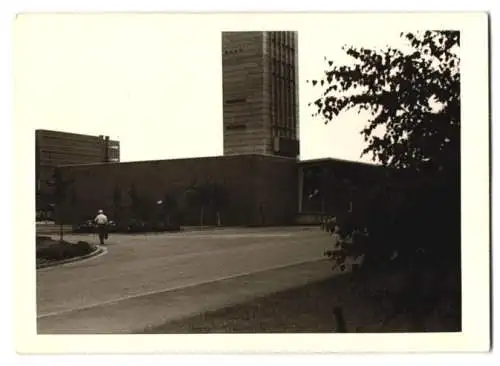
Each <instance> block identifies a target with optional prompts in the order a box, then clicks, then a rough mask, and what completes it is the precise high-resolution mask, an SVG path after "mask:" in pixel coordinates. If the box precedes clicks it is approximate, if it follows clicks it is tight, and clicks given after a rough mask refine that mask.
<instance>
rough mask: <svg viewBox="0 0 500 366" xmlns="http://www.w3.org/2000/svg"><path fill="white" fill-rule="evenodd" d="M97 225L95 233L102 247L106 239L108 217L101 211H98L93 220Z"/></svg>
mask: <svg viewBox="0 0 500 366" xmlns="http://www.w3.org/2000/svg"><path fill="white" fill-rule="evenodd" d="M94 222H95V223H96V225H97V233H98V234H99V242H100V243H101V245H104V240H105V239H107V238H108V231H107V227H108V217H107V216H106V215H105V214H104V212H103V210H99V211H98V213H97V216H96V217H95V219H94Z"/></svg>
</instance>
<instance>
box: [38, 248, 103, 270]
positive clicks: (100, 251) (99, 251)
mask: <svg viewBox="0 0 500 366" xmlns="http://www.w3.org/2000/svg"><path fill="white" fill-rule="evenodd" d="M105 252H107V250H106V248H104V247H102V246H100V245H98V246H97V249H96V250H94V251H93V252H90V253H89V254H85V255H81V256H78V257H73V258H68V259H63V260H60V261H54V262H50V263H42V264H38V265H37V266H36V269H43V268H50V267H56V266H60V265H63V264H68V263H73V262H79V261H82V260H84V259H89V258H92V257H95V256H98V255H100V254H104V253H105Z"/></svg>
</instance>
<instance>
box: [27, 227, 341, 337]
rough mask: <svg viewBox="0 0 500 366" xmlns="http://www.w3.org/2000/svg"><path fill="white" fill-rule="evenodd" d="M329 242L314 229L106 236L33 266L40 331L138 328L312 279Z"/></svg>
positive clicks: (324, 267)
mask: <svg viewBox="0 0 500 366" xmlns="http://www.w3.org/2000/svg"><path fill="white" fill-rule="evenodd" d="M67 237H68V239H71V240H82V239H83V240H96V238H95V237H94V236H91V235H90V236H89V235H78V236H77V235H68V236H67ZM328 247H329V238H328V236H327V235H326V234H325V233H323V232H321V231H320V230H318V229H317V228H313V229H304V228H283V229H279V228H267V229H223V230H211V231H203V232H196V231H193V232H187V233H172V234H148V235H112V236H110V240H109V242H108V252H107V254H105V255H102V256H100V257H97V258H93V259H90V260H87V261H83V262H78V263H73V264H68V265H64V266H60V267H54V268H49V269H42V270H38V271H37V313H38V319H37V323H38V332H39V333H114V332H133V331H139V330H140V329H144V328H146V327H148V326H152V325H156V324H154V323H157V322H161V321H166V320H170V319H173V318H175V317H181V316H187V315H190V314H191V313H196V312H199V311H202V310H206V309H209V308H216V307H220V306H223V305H226V304H230V303H231V302H238V301H243V300H245V299H248V298H249V297H252V296H257V295H262V294H265V293H268V292H275V291H278V290H281V289H284V288H287V287H293V286H296V285H300V284H303V283H305V282H307V281H314V280H318V279H321V278H324V277H325V276H329V275H331V270H330V266H329V264H328V263H327V262H325V261H321V259H322V255H323V251H324V250H325V249H326V248H328Z"/></svg>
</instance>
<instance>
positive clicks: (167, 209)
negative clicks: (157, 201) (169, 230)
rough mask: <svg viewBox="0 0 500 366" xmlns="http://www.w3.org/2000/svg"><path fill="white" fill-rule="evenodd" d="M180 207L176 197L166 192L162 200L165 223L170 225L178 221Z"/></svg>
mask: <svg viewBox="0 0 500 366" xmlns="http://www.w3.org/2000/svg"><path fill="white" fill-rule="evenodd" d="M178 211H179V205H178V202H177V199H176V197H175V195H173V194H171V193H170V192H168V191H167V192H165V194H164V195H163V200H162V216H163V219H164V220H165V222H166V223H167V224H168V225H170V224H172V221H173V220H174V221H177V220H178V217H177V216H178V213H179V212H178Z"/></svg>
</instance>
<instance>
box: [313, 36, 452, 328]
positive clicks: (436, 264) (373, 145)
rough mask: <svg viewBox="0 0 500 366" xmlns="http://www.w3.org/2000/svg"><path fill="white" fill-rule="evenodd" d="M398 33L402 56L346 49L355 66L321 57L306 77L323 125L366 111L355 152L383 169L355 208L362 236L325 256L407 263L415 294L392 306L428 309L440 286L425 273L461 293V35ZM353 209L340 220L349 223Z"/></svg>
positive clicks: (379, 264)
mask: <svg viewBox="0 0 500 366" xmlns="http://www.w3.org/2000/svg"><path fill="white" fill-rule="evenodd" d="M401 36H402V37H403V38H404V39H405V40H406V41H407V43H408V46H409V51H408V52H406V51H404V52H403V51H402V50H399V49H395V48H392V47H387V48H386V49H385V50H371V49H366V48H359V47H355V46H345V47H344V48H343V49H344V50H345V52H346V53H347V54H348V55H350V56H351V57H352V58H353V60H354V63H353V64H352V65H350V66H347V65H335V64H334V62H333V61H328V67H327V69H326V70H325V72H324V76H323V77H322V78H321V79H319V80H312V81H311V82H312V84H313V86H314V87H316V88H320V89H321V95H320V97H319V98H318V99H317V100H315V101H314V102H312V103H310V105H312V106H314V108H315V113H314V116H317V117H318V118H320V119H321V120H323V121H324V122H325V124H326V123H329V122H331V121H333V120H335V118H337V117H338V116H339V115H340V114H341V113H343V112H345V111H348V110H355V111H358V113H359V112H361V111H367V112H368V113H369V114H368V115H369V116H370V118H369V120H368V122H367V124H366V126H365V127H364V128H363V129H362V131H360V133H361V135H362V136H363V137H364V140H365V142H366V146H365V148H364V150H363V151H362V152H361V155H362V156H363V155H365V154H371V156H372V159H373V161H374V162H376V163H379V164H381V165H382V166H385V168H386V175H385V177H384V178H383V179H381V181H380V182H378V183H377V184H375V185H374V187H373V189H371V191H369V194H368V196H369V199H368V201H369V202H368V204H367V205H366V206H365V207H364V209H363V212H362V213H361V216H362V217H363V222H362V223H361V226H363V227H368V229H369V239H365V238H363V240H358V241H357V244H352V245H345V246H343V247H342V248H341V250H339V251H337V252H336V253H333V252H329V253H328V254H329V255H330V256H332V259H334V262H336V263H337V264H340V265H343V264H344V263H345V260H346V257H349V256H357V255H361V254H363V255H364V257H365V260H364V264H363V266H362V268H363V267H364V268H365V269H367V271H371V270H373V269H374V268H378V269H382V270H386V269H387V268H404V269H408V268H412V270H411V271H410V272H411V273H412V274H411V276H410V278H411V281H410V282H411V285H409V287H411V291H412V293H413V295H412V296H410V297H409V296H408V295H407V294H402V295H401V296H399V297H397V298H396V302H402V303H403V304H404V306H403V307H407V305H408V303H409V302H411V303H412V304H413V305H412V306H414V307H416V308H421V309H424V308H425V309H428V308H432V307H433V306H434V305H435V300H436V299H437V298H439V296H438V294H440V293H442V292H444V291H445V290H447V289H446V286H447V284H444V283H445V282H442V281H428V280H424V279H423V278H424V277H425V276H427V278H444V276H445V274H446V275H448V276H449V275H451V276H452V277H453V276H454V279H453V281H454V282H453V286H454V288H457V290H456V291H458V293H459V292H460V287H459V285H457V284H459V283H460V68H459V66H460V65H459V61H460V59H459V53H458V52H459V48H460V33H459V32H458V31H425V32H422V33H415V34H413V33H402V34H401ZM359 214H360V213H356V212H355V213H354V214H350V215H346V219H343V221H344V222H346V221H349V220H354V221H356V220H357V216H359ZM349 216H350V217H349ZM341 221H342V220H341ZM356 226H359V222H354V225H353V227H356ZM358 235H359V234H358ZM355 242H356V241H355ZM367 273H370V272H367ZM443 286H444V287H443ZM456 298H458V299H459V298H460V296H458V297H456ZM431 300H432V301H431ZM436 301H437V300H436ZM459 302H460V301H459V300H458V303H455V304H454V305H453V306H456V307H460V303H459ZM424 303H426V304H427V305H425V304H424ZM429 304H430V305H429ZM424 305H425V306H424ZM415 314H416V313H415ZM419 314H420V315H419V316H420V319H421V318H422V317H423V316H425V315H423V313H419Z"/></svg>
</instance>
